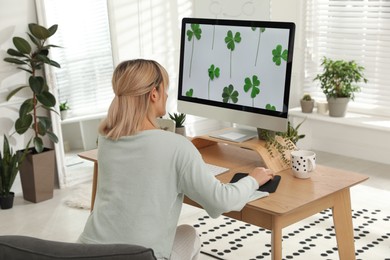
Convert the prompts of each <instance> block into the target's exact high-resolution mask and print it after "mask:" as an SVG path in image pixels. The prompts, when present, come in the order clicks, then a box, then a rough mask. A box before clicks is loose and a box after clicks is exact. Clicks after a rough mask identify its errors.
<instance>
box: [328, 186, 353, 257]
mask: <svg viewBox="0 0 390 260" xmlns="http://www.w3.org/2000/svg"><path fill="white" fill-rule="evenodd" d="M333 222H334V227H335V231H336V239H337V245H338V250H339V256H340V260H351V259H356V257H355V242H354V236H353V224H352V209H351V197H350V192H349V188H347V189H344V190H342V191H340V192H339V193H338V194H337V196H336V201H335V204H334V207H333Z"/></svg>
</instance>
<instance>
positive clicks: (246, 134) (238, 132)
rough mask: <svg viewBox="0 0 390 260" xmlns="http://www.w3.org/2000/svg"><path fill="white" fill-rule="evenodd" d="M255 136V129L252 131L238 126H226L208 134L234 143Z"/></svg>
mask: <svg viewBox="0 0 390 260" xmlns="http://www.w3.org/2000/svg"><path fill="white" fill-rule="evenodd" d="M257 136H258V135H257V132H256V131H252V130H248V129H240V128H228V129H224V130H221V131H219V132H214V133H212V134H210V137H214V138H218V139H222V140H226V141H230V142H235V143H242V142H245V141H248V140H250V139H252V138H255V137H257Z"/></svg>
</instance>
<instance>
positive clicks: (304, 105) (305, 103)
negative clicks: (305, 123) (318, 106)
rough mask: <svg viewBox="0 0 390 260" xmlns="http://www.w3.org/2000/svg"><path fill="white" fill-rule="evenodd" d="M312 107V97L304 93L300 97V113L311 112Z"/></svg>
mask: <svg viewBox="0 0 390 260" xmlns="http://www.w3.org/2000/svg"><path fill="white" fill-rule="evenodd" d="M313 108H314V99H313V98H312V97H311V96H310V94H307V93H305V94H304V95H303V97H302V99H301V109H302V113H311V112H313Z"/></svg>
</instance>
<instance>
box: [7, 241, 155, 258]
mask: <svg viewBox="0 0 390 260" xmlns="http://www.w3.org/2000/svg"><path fill="white" fill-rule="evenodd" d="M26 259H29V260H49V259H50V260H52V259H61V260H65V259H67V260H75V259H77V260H79V259H83V260H86V259H98V260H124V259H131V260H155V259H156V257H155V256H154V253H153V250H152V249H150V248H145V247H142V246H137V245H126V244H107V245H103V244H101V245H92V244H78V243H67V242H58V241H50V240H43V239H39V238H34V237H28V236H0V260H26Z"/></svg>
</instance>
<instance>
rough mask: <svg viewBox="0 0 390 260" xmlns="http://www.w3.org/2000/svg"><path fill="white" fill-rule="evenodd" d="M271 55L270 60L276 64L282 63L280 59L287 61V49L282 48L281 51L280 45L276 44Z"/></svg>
mask: <svg viewBox="0 0 390 260" xmlns="http://www.w3.org/2000/svg"><path fill="white" fill-rule="evenodd" d="M272 56H273V57H272V61H273V62H274V63H275V64H276V65H277V66H280V64H281V63H282V59H283V60H285V61H287V57H288V51H287V50H284V51H283V53H282V45H280V44H278V45H277V46H276V48H275V49H273V50H272Z"/></svg>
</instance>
